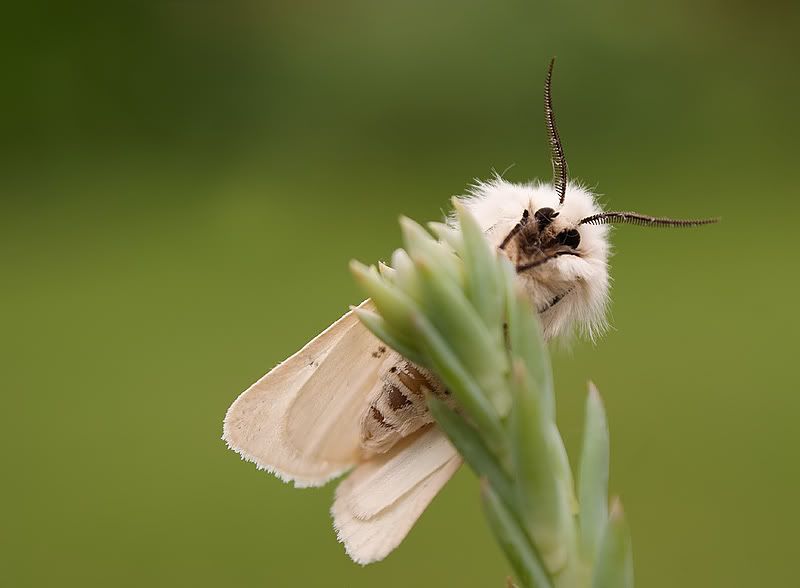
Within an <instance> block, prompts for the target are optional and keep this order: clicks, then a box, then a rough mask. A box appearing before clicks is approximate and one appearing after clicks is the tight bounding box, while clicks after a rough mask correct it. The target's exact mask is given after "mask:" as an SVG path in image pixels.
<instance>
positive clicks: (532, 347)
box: [502, 260, 556, 421]
mask: <svg viewBox="0 0 800 588" xmlns="http://www.w3.org/2000/svg"><path fill="white" fill-rule="evenodd" d="M502 267H503V273H504V276H505V283H506V296H507V301H506V309H507V310H506V313H507V316H506V324H507V329H508V344H509V346H510V353H511V355H512V357H519V358H522V360H523V361H524V362H525V367H526V369H527V371H528V373H529V374H530V375H531V377H532V379H533V383H534V384H535V386H536V389H537V390H538V391H539V394H540V395H541V402H542V410H543V412H544V414H545V417H546V418H547V420H550V421H554V420H555V418H556V416H555V415H556V407H555V394H554V392H553V374H552V371H551V368H550V355H549V353H548V352H547V346H546V345H545V343H544V339H543V338H542V330H541V327H540V325H539V320H538V318H537V317H536V315H535V312H534V310H533V308H532V306H531V301H530V299H529V298H528V297H527V296H526V295H525V294H524V292H523V291H522V290H521V289H520V287H519V285H518V284H517V281H516V280H517V276H516V271H515V270H514V268H513V267H512V266H511V264H510V263H508V262H507V261H506V260H503V263H502Z"/></svg>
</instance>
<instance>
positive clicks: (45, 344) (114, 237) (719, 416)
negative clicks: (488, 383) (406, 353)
mask: <svg viewBox="0 0 800 588" xmlns="http://www.w3.org/2000/svg"><path fill="white" fill-rule="evenodd" d="M4 12H5V15H4V18H3V19H2V21H3V22H2V24H0V33H2V34H0V47H1V48H2V51H0V61H2V72H3V73H2V84H3V91H2V93H0V149H2V153H1V154H2V158H0V171H1V172H2V173H1V174H0V196H1V197H2V204H1V206H2V209H1V210H0V268H2V270H1V271H2V289H0V304H1V306H0V308H2V333H3V336H2V340H1V341H2V342H0V345H1V346H2V349H1V350H0V351H1V352H2V374H3V377H2V382H3V396H2V403H3V408H2V411H1V412H0V414H2V416H1V417H0V419H2V427H0V442H2V460H3V464H4V467H3V470H4V473H3V476H2V484H0V499H1V500H2V502H1V503H2V505H3V506H2V511H0V512H2V515H1V516H0V584H2V585H4V586H136V587H139V586H184V585H185V586H198V587H199V586H246V587H249V586H355V587H357V586H374V585H380V586H385V587H390V586H398V587H400V586H403V587H405V586H408V585H410V584H411V585H417V586H476V587H477V586H502V585H503V581H504V576H505V574H506V573H507V572H508V570H509V567H508V565H507V564H506V563H505V561H504V559H503V557H502V555H501V553H500V552H499V550H498V548H497V547H496V546H495V544H494V542H493V540H492V538H491V536H490V534H489V531H488V529H487V527H486V525H485V523H484V521H483V518H482V514H481V512H480V508H479V502H478V497H477V486H476V480H475V479H474V477H473V476H472V474H471V473H469V472H467V471H466V470H464V471H462V472H461V473H459V474H458V476H457V477H456V479H455V480H454V482H453V483H451V484H449V485H448V486H447V487H446V489H445V490H444V491H443V492H442V494H441V495H440V496H439V497H438V498H437V500H436V501H435V502H434V503H433V505H432V507H431V508H430V509H429V510H428V511H427V512H426V513H425V515H424V516H423V517H422V519H421V520H420V522H419V524H418V525H417V526H416V527H415V529H414V530H413V531H412V533H411V535H410V536H409V537H408V539H407V540H406V541H405V542H404V543H403V544H402V546H401V547H400V548H399V549H398V550H397V551H396V552H395V553H394V554H392V555H391V556H390V557H389V558H388V560H386V561H385V562H383V563H381V564H377V565H374V566H370V567H367V568H360V567H359V566H356V565H355V564H353V563H351V562H350V561H349V560H348V559H347V558H346V557H345V555H344V553H343V550H342V548H341V546H340V545H338V544H337V543H336V540H335V537H334V534H333V531H332V529H331V525H330V521H329V517H328V512H327V511H328V507H329V504H330V502H331V497H332V487H328V488H325V489H321V490H304V491H299V490H295V489H293V488H291V487H289V486H287V485H284V484H282V483H281V482H279V481H278V480H276V479H274V478H272V477H270V476H268V475H266V474H264V473H261V472H257V471H256V470H255V468H254V467H253V466H252V465H250V464H246V463H243V462H241V461H240V460H239V459H238V457H237V456H236V455H235V454H233V453H232V452H230V451H228V450H226V449H225V447H224V444H223V443H222V441H220V439H219V437H220V434H221V423H222V417H223V414H224V412H225V409H226V408H227V406H228V405H229V404H230V402H231V401H232V400H233V399H234V398H235V396H236V395H237V394H238V393H239V392H240V391H241V390H243V389H244V388H246V387H247V386H248V385H249V384H250V383H251V382H252V381H254V380H255V379H256V378H258V377H259V376H261V375H262V374H263V373H264V372H265V371H267V370H268V369H269V368H270V367H272V366H273V365H274V364H275V363H277V362H278V361H280V360H281V359H283V358H284V357H286V356H287V355H289V354H290V353H292V352H293V351H295V350H296V349H297V348H298V347H299V346H301V345H302V344H303V343H304V342H305V341H306V340H308V339H309V338H310V337H312V336H313V335H314V334H316V333H317V332H318V331H320V330H321V329H323V328H324V327H325V326H326V325H327V324H328V323H330V322H331V321H332V320H334V319H335V318H336V317H338V316H339V315H340V314H341V313H342V312H343V311H344V310H346V308H347V305H348V304H350V303H353V302H356V301H358V300H359V299H360V293H359V291H358V289H357V288H356V286H355V285H354V283H353V281H352V280H351V278H350V276H349V274H348V272H347V262H348V260H349V259H350V258H353V257H356V258H359V259H361V260H364V261H374V260H378V259H381V258H386V257H387V256H388V255H389V253H390V252H391V250H392V249H393V248H394V247H396V246H397V245H398V243H399V231H398V227H397V223H396V220H397V217H398V215H399V214H401V213H403V214H407V215H409V216H411V217H413V218H415V219H418V220H435V219H438V218H440V217H441V214H442V212H441V211H442V210H444V209H446V208H447V207H448V198H449V196H450V195H452V194H456V193H460V192H462V191H463V189H464V187H465V186H466V185H467V183H468V182H469V181H470V180H471V179H472V178H475V177H486V176H487V175H489V174H490V173H491V170H492V169H493V168H494V169H497V170H499V171H501V170H504V169H505V168H507V167H508V166H509V165H511V164H516V165H515V166H514V167H512V168H511V169H509V170H508V171H507V173H506V176H507V177H508V178H510V179H512V180H525V179H528V178H532V177H537V176H538V177H549V163H548V160H547V152H546V145H545V140H544V130H543V123H542V106H541V85H542V80H543V76H544V70H545V67H546V63H547V60H548V59H549V57H550V56H551V55H554V54H555V55H558V58H559V62H558V66H557V70H556V75H555V90H554V92H555V100H556V108H557V112H558V117H559V123H560V127H561V132H562V136H563V137H564V140H565V146H566V150H567V155H568V157H569V162H570V168H571V170H572V172H573V173H574V175H575V176H577V177H579V178H581V179H583V180H585V181H586V182H588V183H589V184H590V185H596V189H597V191H598V192H600V193H602V194H603V200H604V201H605V202H607V203H608V204H609V205H611V206H613V207H614V208H617V209H622V210H627V209H636V210H641V211H644V212H648V213H651V214H664V215H674V216H688V217H699V216H708V215H720V216H722V218H723V223H722V224H721V225H718V226H715V227H711V228H707V229H703V230H691V231H688V230H687V231H648V230H645V229H639V228H636V227H620V228H619V229H617V230H615V232H614V235H613V240H614V244H615V249H616V254H615V256H614V258H613V260H612V263H613V268H612V271H613V276H614V286H613V305H612V309H611V311H612V320H613V325H614V330H612V331H611V332H610V333H609V334H608V335H607V336H606V337H604V338H603V340H601V341H600V342H598V343H597V344H596V345H592V344H591V343H588V342H578V343H576V344H574V345H573V346H572V348H571V349H570V350H561V351H557V352H556V354H555V371H556V382H557V390H558V395H559V396H558V398H559V410H560V418H559V420H560V423H561V425H562V430H563V433H564V435H565V437H566V440H567V443H568V448H569V449H570V451H571V455H573V456H574V455H575V450H576V448H577V447H578V443H579V440H580V431H581V419H582V404H583V400H584V396H585V390H586V382H587V380H588V379H590V378H591V379H592V380H594V381H595V382H596V384H597V385H598V387H599V388H600V390H601V392H602V394H603V396H604V399H605V401H606V404H607V409H608V414H609V419H610V425H611V433H612V470H613V472H612V490H613V491H614V492H616V493H620V494H621V495H622V498H623V500H624V503H625V506H626V510H627V513H628V516H629V519H630V523H631V527H632V532H633V539H634V550H635V561H636V574H637V579H638V583H639V585H640V586H649V587H674V586H682V587H707V586H728V587H732V586H790V585H795V584H796V582H797V562H796V558H797V529H798V527H799V526H800V502H799V501H798V495H800V464H799V463H798V444H800V427H798V425H797V423H798V414H800V395H799V394H798V385H797V377H796V371H797V364H796V358H795V356H796V353H797V330H798V327H800V315H798V312H797V309H796V303H797V302H798V277H797V268H798V263H797V262H798V257H797V252H798V248H797V245H796V242H797V241H796V239H797V237H796V234H797V229H796V227H797V219H798V212H800V204H798V194H797V189H796V171H795V169H796V165H797V156H798V153H800V150H798V147H797V137H798V136H800V116H798V102H799V101H800V76H799V75H798V71H799V68H798V55H799V53H798V49H800V43H799V42H798V40H797V39H798V35H797V31H798V28H799V27H800V18H798V17H799V16H800V9H798V4H797V3H796V2H788V1H771V2H745V1H744V0H734V1H723V0H699V1H690V0H677V1H666V0H663V1H659V2H639V3H634V2H623V1H622V0H603V1H601V2H579V1H577V0H568V1H565V2H559V3H555V2H547V3H545V2H538V1H537V2H532V1H525V2H523V1H519V0H500V1H494V2H493V1H490V0H467V1H465V0H440V1H436V2H430V1H427V2H423V1H420V0H406V1H403V2H400V1H394V0H392V1H386V2H369V1H366V0H341V1H339V2H330V3H323V2H310V1H294V2H290V1H284V2H264V3H262V2H255V1H247V0H234V1H231V2H225V3H221V2H220V3H217V2H205V1H197V2H190V1H172V2H96V3H93V4H87V3H81V4H75V3H51V4H47V3H37V2H31V3H25V4H22V5H17V6H14V7H11V6H9V7H7V8H6V10H5V11H4Z"/></svg>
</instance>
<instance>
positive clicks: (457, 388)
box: [414, 315, 505, 455]
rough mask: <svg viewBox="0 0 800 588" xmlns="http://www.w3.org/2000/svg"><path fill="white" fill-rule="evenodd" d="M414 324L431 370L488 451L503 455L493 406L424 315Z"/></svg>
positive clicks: (498, 420) (500, 432) (501, 431)
mask: <svg viewBox="0 0 800 588" xmlns="http://www.w3.org/2000/svg"><path fill="white" fill-rule="evenodd" d="M414 326H415V328H416V332H417V336H418V337H419V342H420V346H421V348H422V350H423V351H424V354H425V356H426V357H427V358H428V359H429V361H430V365H431V367H432V368H433V371H434V372H435V373H436V374H437V375H438V376H439V377H440V378H441V379H442V381H443V382H444V384H445V386H447V389H448V390H450V391H451V392H452V393H453V396H455V398H456V400H457V401H458V404H459V406H460V407H461V408H462V409H463V410H464V411H465V413H466V414H467V415H468V416H469V417H470V419H472V422H473V423H474V424H475V426H476V428H477V429H478V430H479V431H480V432H481V435H482V436H483V438H484V439H485V440H486V444H487V445H488V446H489V447H490V448H491V450H492V451H493V452H494V453H495V454H496V455H504V454H505V433H504V431H503V427H502V425H501V423H500V418H499V416H498V414H497V412H496V411H495V408H494V405H492V403H491V402H490V401H489V399H488V398H487V397H486V396H485V395H484V393H483V390H481V387H480V386H479V385H478V383H477V382H476V381H475V379H474V378H473V377H472V376H471V375H470V373H469V372H468V371H467V370H466V369H465V367H464V365H463V364H462V363H461V361H460V360H459V358H458V356H456V354H455V353H454V352H453V350H452V348H451V347H450V346H449V345H448V342H447V341H446V340H445V339H444V338H443V337H442V335H441V334H439V332H438V331H437V330H436V328H435V327H434V326H433V325H431V323H430V322H429V321H428V320H427V319H426V318H425V317H424V316H422V315H417V316H416V317H415V319H414Z"/></svg>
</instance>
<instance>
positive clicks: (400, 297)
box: [350, 260, 416, 341]
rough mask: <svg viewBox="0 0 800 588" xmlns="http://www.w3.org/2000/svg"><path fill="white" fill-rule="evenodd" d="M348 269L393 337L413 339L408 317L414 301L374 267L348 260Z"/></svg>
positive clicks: (405, 339)
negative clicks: (387, 280)
mask: <svg viewBox="0 0 800 588" xmlns="http://www.w3.org/2000/svg"><path fill="white" fill-rule="evenodd" d="M350 271H351V272H352V274H353V276H355V278H356V281H357V282H358V283H359V285H360V286H361V287H362V288H363V289H364V291H365V292H366V293H367V295H368V296H369V297H370V298H371V299H372V302H373V303H374V304H375V307H376V308H377V309H378V312H379V313H380V315H381V316H382V317H383V319H384V320H385V321H386V323H387V324H388V326H389V327H390V330H391V331H392V332H393V334H394V336H395V338H396V339H400V340H401V341H411V340H413V335H414V333H413V330H412V328H411V326H412V325H411V318H410V317H411V315H412V314H413V313H414V312H415V310H416V309H415V304H414V301H413V300H411V299H410V298H409V297H408V296H406V295H405V294H404V293H403V292H402V291H401V290H400V289H399V288H396V287H394V285H393V284H390V283H388V282H386V280H384V279H383V278H382V277H381V276H380V274H379V273H378V272H377V270H376V269H375V268H374V267H367V266H365V265H364V264H362V263H360V262H358V261H356V260H353V261H351V262H350Z"/></svg>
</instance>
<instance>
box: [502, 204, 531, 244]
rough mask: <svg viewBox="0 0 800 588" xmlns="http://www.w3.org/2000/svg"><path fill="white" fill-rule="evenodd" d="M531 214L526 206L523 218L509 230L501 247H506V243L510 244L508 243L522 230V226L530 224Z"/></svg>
mask: <svg viewBox="0 0 800 588" xmlns="http://www.w3.org/2000/svg"><path fill="white" fill-rule="evenodd" d="M529 214H530V213H529V212H528V209H527V208H526V209H525V210H524V211H523V212H522V218H521V219H520V221H519V222H518V223H517V224H516V225H514V228H513V229H511V230H510V231H509V232H508V235H506V237H505V239H503V241H502V242H501V243H500V249H505V248H506V245H508V243H509V242H510V241H511V239H513V238H514V236H515V235H516V234H517V233H519V232H520V231H521V230H522V227H524V226H525V225H526V224H528V216H529Z"/></svg>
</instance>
